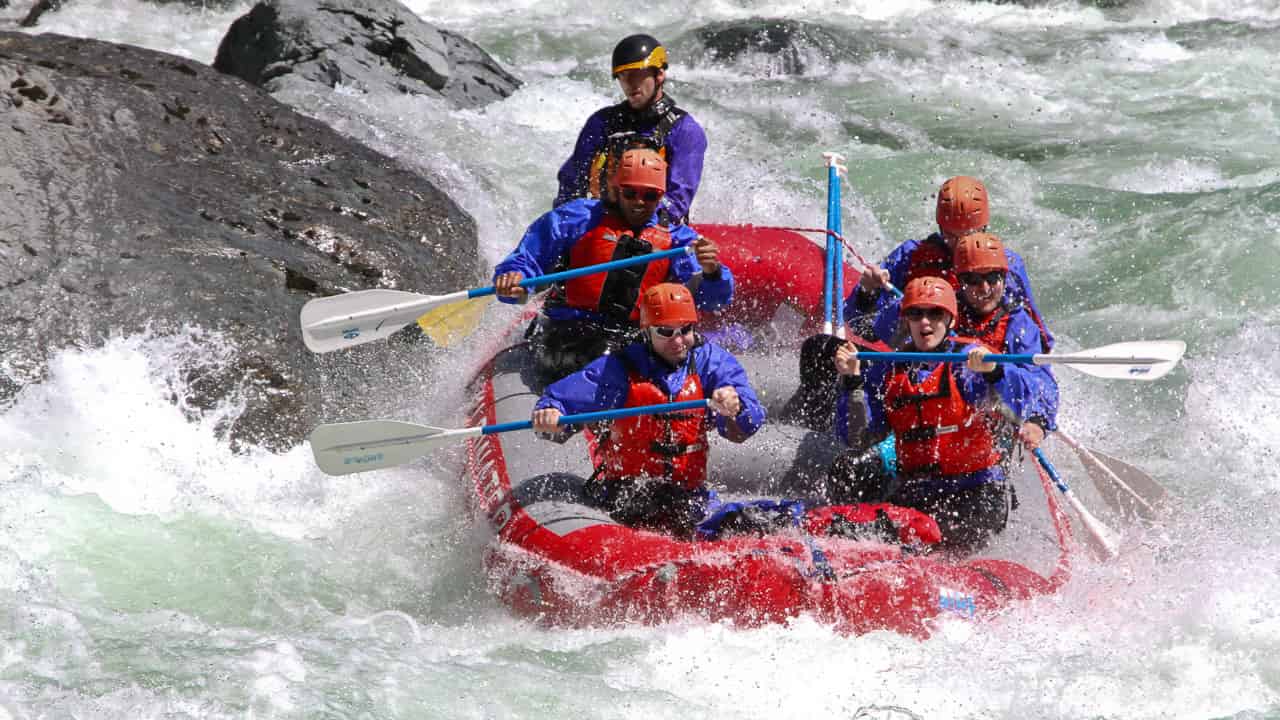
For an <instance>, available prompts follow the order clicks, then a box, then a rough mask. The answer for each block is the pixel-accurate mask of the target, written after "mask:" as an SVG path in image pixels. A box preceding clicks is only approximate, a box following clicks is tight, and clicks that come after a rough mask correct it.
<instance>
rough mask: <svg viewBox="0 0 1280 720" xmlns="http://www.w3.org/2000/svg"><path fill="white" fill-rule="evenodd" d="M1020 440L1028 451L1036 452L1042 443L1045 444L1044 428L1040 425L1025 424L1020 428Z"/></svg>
mask: <svg viewBox="0 0 1280 720" xmlns="http://www.w3.org/2000/svg"><path fill="white" fill-rule="evenodd" d="M1018 439H1019V440H1021V441H1022V444H1023V445H1025V446H1026V447H1027V449H1028V450H1035V449H1036V448H1038V447H1040V443H1042V442H1044V428H1042V427H1040V425H1039V424H1038V423H1033V422H1024V423H1022V427H1020V428H1018Z"/></svg>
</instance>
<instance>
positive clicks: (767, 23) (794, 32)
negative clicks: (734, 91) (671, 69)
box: [686, 18, 867, 76]
mask: <svg viewBox="0 0 1280 720" xmlns="http://www.w3.org/2000/svg"><path fill="white" fill-rule="evenodd" d="M686 44H687V45H688V46H690V47H691V48H692V53H693V54H694V61H695V63H708V64H717V65H730V66H732V67H734V68H735V69H738V70H740V71H743V72H747V73H749V74H755V75H766V76H772V75H803V74H805V73H814V72H819V71H825V70H828V69H830V67H832V66H833V65H834V64H835V63H836V62H838V61H841V60H850V59H854V58H856V57H858V56H859V55H863V54H866V52H867V51H866V48H865V47H864V46H865V41H863V40H862V39H860V38H858V37H856V36H854V35H853V34H852V33H848V32H846V31H843V30H839V29H836V28H830V27H826V26H824V25H819V24H817V23H810V22H804V21H801V20H789V19H785V18H749V19H745V20H725V21H720V22H714V23H709V24H707V25H704V26H702V27H700V28H698V29H697V30H695V31H694V32H693V37H692V38H690V41H689V42H688V43H686ZM699 48H700V50H699Z"/></svg>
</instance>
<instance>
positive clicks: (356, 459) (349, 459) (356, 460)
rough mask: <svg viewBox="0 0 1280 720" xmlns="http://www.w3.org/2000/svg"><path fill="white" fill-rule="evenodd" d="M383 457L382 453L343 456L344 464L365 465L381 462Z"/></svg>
mask: <svg viewBox="0 0 1280 720" xmlns="http://www.w3.org/2000/svg"><path fill="white" fill-rule="evenodd" d="M382 458H383V455H382V453H369V454H367V455H348V456H346V457H344V458H342V464H343V465H364V464H365V463H372V462H380V461H381V460H382Z"/></svg>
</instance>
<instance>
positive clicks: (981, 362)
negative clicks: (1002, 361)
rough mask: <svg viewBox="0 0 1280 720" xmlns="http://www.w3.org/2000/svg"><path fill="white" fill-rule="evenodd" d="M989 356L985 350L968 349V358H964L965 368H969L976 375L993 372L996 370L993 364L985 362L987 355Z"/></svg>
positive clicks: (978, 348)
mask: <svg viewBox="0 0 1280 720" xmlns="http://www.w3.org/2000/svg"><path fill="white" fill-rule="evenodd" d="M990 354H991V353H989V352H987V351H986V350H983V349H982V348H980V347H976V348H972V349H970V350H969V355H968V357H966V358H965V360H964V364H965V367H967V368H969V369H970V370H972V371H974V372H976V373H989V372H994V371H995V369H996V364H995V363H993V362H987V360H986V358H987V355H990Z"/></svg>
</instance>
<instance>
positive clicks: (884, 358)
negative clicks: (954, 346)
mask: <svg viewBox="0 0 1280 720" xmlns="http://www.w3.org/2000/svg"><path fill="white" fill-rule="evenodd" d="M968 357H969V355H968V353H962V352H875V351H871V350H859V351H858V359H859V360H868V361H870V362H899V361H903V362H964V361H965V360H966V359H968ZM1035 357H1036V356H1035V354H1033V353H1015V354H1008V355H988V356H986V357H985V358H983V360H986V361H987V362H993V363H1022V364H1031V363H1034V362H1035Z"/></svg>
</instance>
